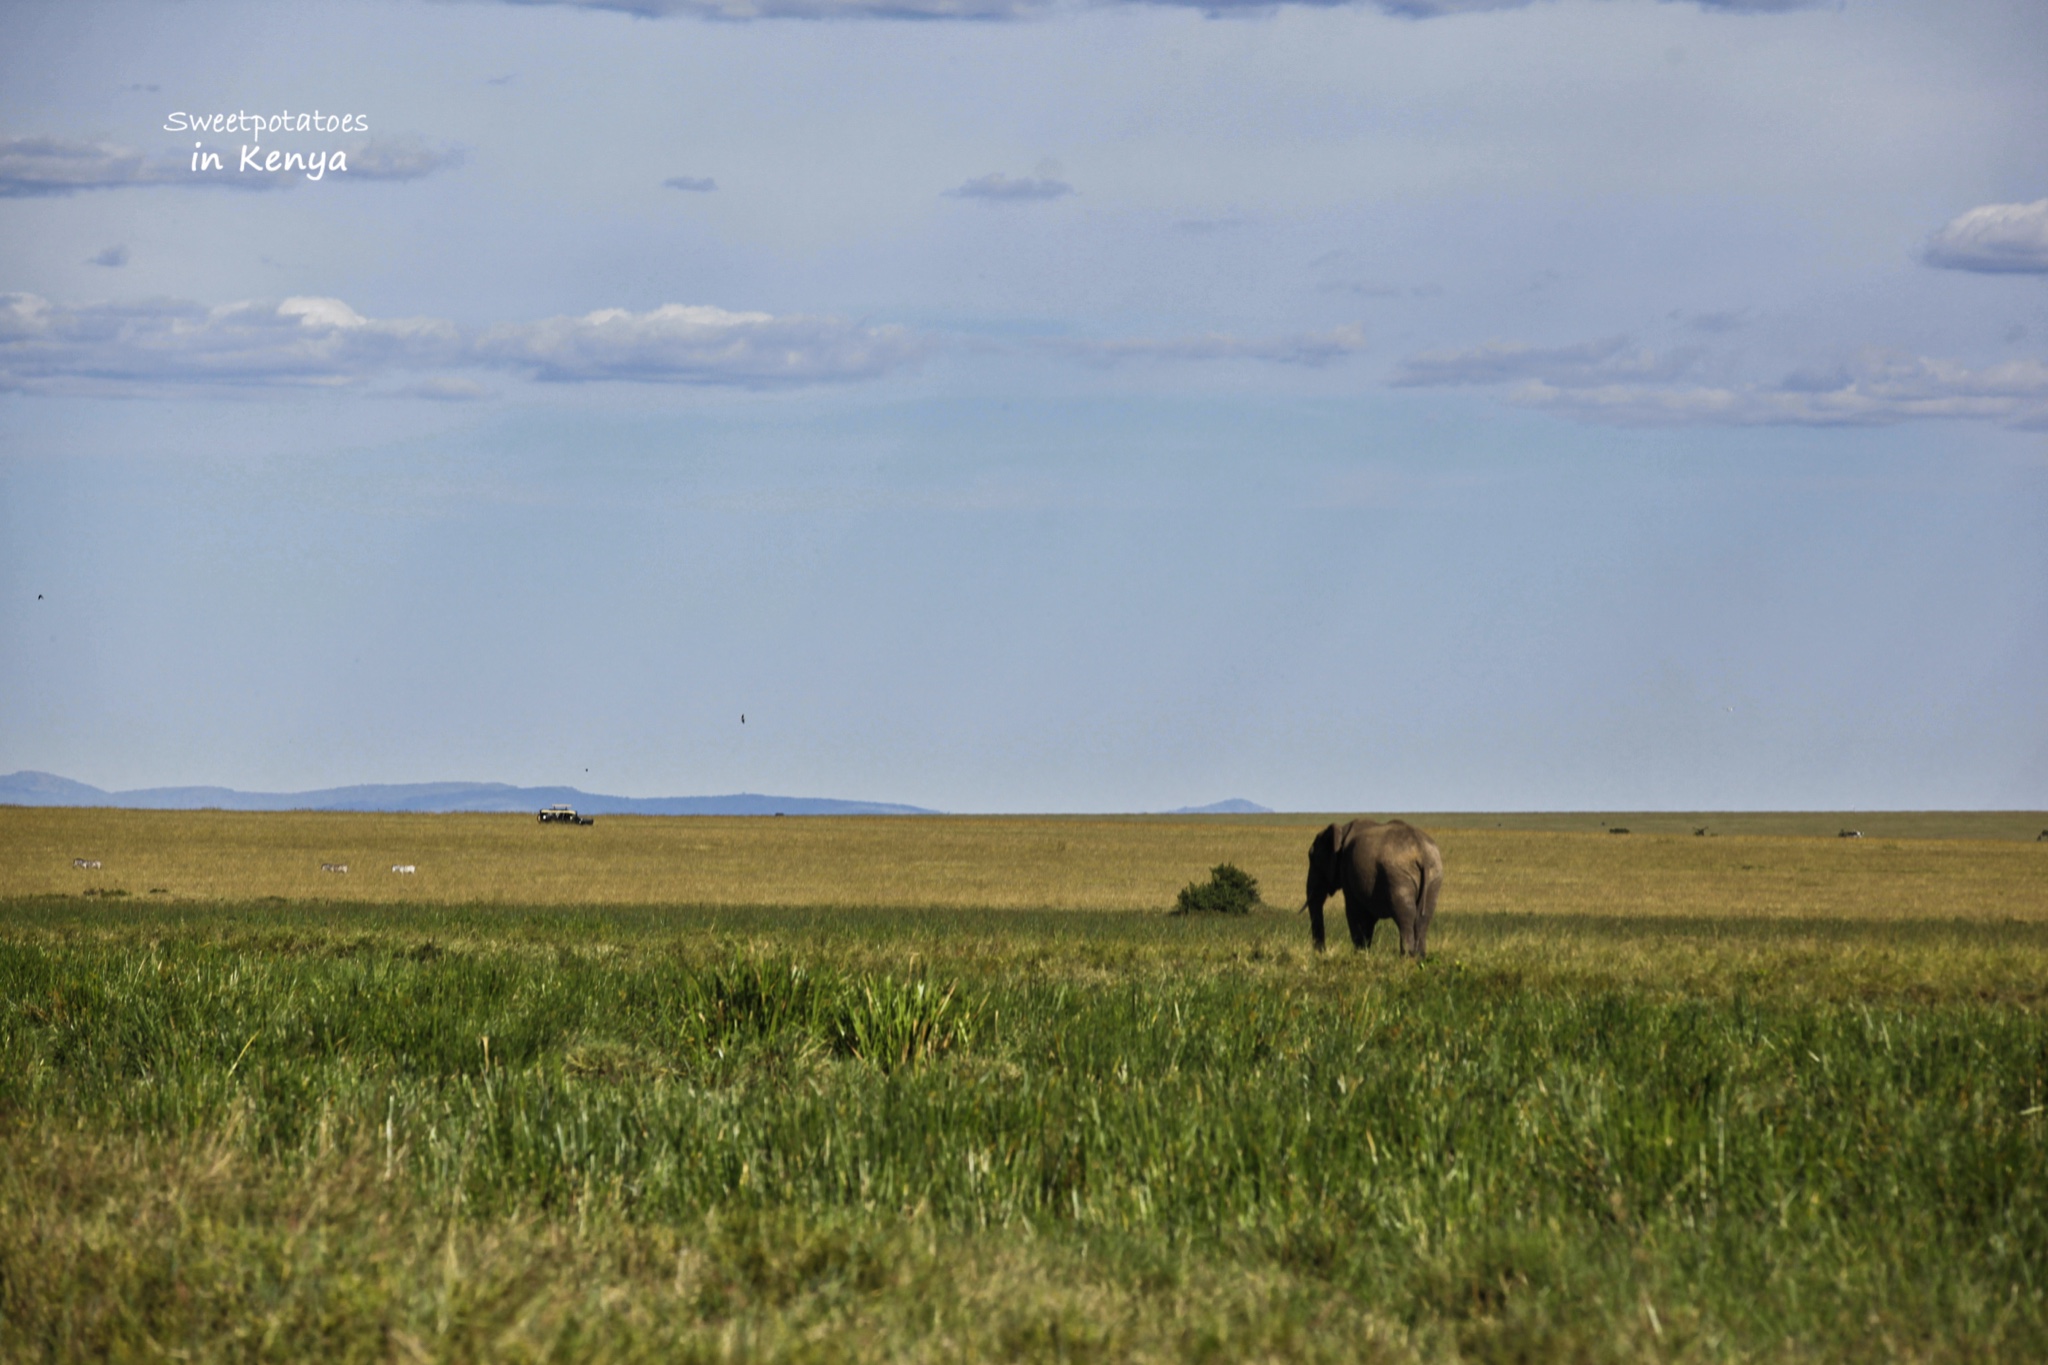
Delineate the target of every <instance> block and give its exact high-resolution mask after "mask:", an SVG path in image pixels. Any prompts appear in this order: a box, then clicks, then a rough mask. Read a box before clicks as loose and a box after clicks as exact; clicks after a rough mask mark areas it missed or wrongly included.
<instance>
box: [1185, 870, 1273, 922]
mask: <svg viewBox="0 0 2048 1365" xmlns="http://www.w3.org/2000/svg"><path fill="white" fill-rule="evenodd" d="M1258 903H1259V882H1258V879H1257V878H1256V877H1254V876H1252V875H1251V874H1250V873H1249V872H1246V871H1245V870H1244V869H1243V868H1241V867H1239V866H1237V864H1235V863H1219V864H1218V865H1217V866H1215V867H1212V868H1210V869H1209V880H1208V882H1207V883H1206V884H1202V885H1197V884H1195V883H1193V882H1190V883H1188V884H1187V885H1186V886H1184V887H1182V888H1181V889H1180V900H1179V902H1178V903H1176V904H1175V906H1174V907H1173V913H1174V914H1176V915H1192V914H1196V913H1198V912H1201V911H1205V910H1213V911H1215V912H1217V913H1218V914H1223V915H1245V914H1250V913H1251V910H1252V907H1254V906H1256V905H1257V904H1258Z"/></svg>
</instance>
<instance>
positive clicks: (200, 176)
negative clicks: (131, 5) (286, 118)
mask: <svg viewBox="0 0 2048 1365" xmlns="http://www.w3.org/2000/svg"><path fill="white" fill-rule="evenodd" d="M207 150H209V151H212V152H214V153H216V154H217V155H218V156H219V157H220V163H221V164H220V166H219V167H218V168H213V167H208V168H207V169H205V170H200V171H195V170H193V169H192V163H191V157H190V156H189V155H185V154H180V155H177V156H158V157H148V156H145V155H144V154H143V153H141V152H138V151H136V150H134V149H133V148H130V147H120V146H116V145H114V144H113V143H109V142H88V141H82V140H79V139H74V138H60V137H40V136H38V137H13V138H0V198H4V199H21V198H30V197H41V196H50V195H66V194H76V193H77V192H78V191H80V190H110V189H134V188H140V187H150V186H155V187H162V186H167V185H168V186H185V187H187V188H191V187H194V186H222V185H225V186H228V187H231V188H234V189H244V190H277V189H286V188H288V187H290V186H292V185H295V184H297V183H298V182H299V181H301V180H305V179H308V178H309V176H308V174H307V171H308V169H310V167H296V166H295V167H292V168H290V169H282V170H277V171H266V170H257V169H249V170H245V169H243V167H242V165H241V164H240V157H239V155H238V153H237V152H236V150H235V149H234V148H233V147H231V146H228V145H226V144H221V145H219V146H214V145H212V144H209V145H208V148H207ZM272 150H284V151H289V152H297V153H299V154H300V155H301V156H302V157H304V158H306V159H307V160H308V161H310V157H311V155H312V154H315V153H317V154H319V155H320V156H321V157H322V159H323V165H326V166H328V167H329V169H325V170H322V171H320V172H319V176H320V179H321V180H322V181H336V180H347V179H350V178H353V179H357V180H417V179H418V178H419V177H421V176H423V175H431V174H432V173H433V172H435V171H438V170H444V169H446V168H448V167H451V166H457V165H460V164H461V162H462V154H461V153H460V152H457V151H453V150H435V149H433V148H430V147H428V146H426V145H425V144H424V143H422V142H419V141H418V140H416V139H409V138H396V139H393V138H385V139H377V140H373V141H369V142H357V143H353V144H342V145H337V146H332V147H325V146H316V145H313V144H311V143H307V144H305V145H303V146H302V145H298V144H294V145H292V146H290V147H272V146H268V145H266V146H265V147H264V149H263V151H264V154H265V155H266V156H267V155H268V153H269V152H270V151H272ZM337 155H338V156H339V158H340V163H341V164H342V165H345V166H346V168H347V169H346V170H343V169H340V168H339V166H338V165H336V164H335V162H336V157H337Z"/></svg>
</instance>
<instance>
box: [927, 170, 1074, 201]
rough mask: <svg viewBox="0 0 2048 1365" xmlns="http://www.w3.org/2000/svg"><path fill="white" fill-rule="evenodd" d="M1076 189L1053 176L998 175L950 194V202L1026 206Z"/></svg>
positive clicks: (969, 182)
mask: <svg viewBox="0 0 2048 1365" xmlns="http://www.w3.org/2000/svg"><path fill="white" fill-rule="evenodd" d="M1073 192H1074V187H1073V186H1072V185H1069V184H1068V183H1067V182H1066V181H1064V180H1059V179H1056V178H1054V177H1053V176H1050V175H1020V176H1018V177H1017V178H1016V179H1014V180H1013V179H1011V178H1010V177H1008V176H1006V175H1003V174H1002V173H1000V172H996V173H994V174H990V175H984V176H981V177H979V178H977V179H974V180H970V181H968V182H967V183H966V184H964V185H960V186H956V187H955V188H953V189H950V190H947V191H946V196H947V197H948V198H949V199H991V200H995V201H997V202H999V203H1025V202H1029V201H1031V200H1036V199H1059V198H1062V197H1064V196H1066V195H1069V194H1072V193H1073Z"/></svg>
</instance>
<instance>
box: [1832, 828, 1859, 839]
mask: <svg viewBox="0 0 2048 1365" xmlns="http://www.w3.org/2000/svg"><path fill="white" fill-rule="evenodd" d="M1835 837H1836V838H1837V839H1861V838H1862V837H1863V831H1862V830H1860V829H1845V830H1843V831H1842V832H1841V833H1839V834H1837V835H1836V836H1835Z"/></svg>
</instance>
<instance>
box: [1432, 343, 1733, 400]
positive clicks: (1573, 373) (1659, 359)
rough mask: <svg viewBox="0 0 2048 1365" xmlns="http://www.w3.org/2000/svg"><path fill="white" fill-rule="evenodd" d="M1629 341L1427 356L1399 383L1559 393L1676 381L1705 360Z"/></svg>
mask: <svg viewBox="0 0 2048 1365" xmlns="http://www.w3.org/2000/svg"><path fill="white" fill-rule="evenodd" d="M1632 348H1633V343H1632V342H1631V341H1630V339H1629V338H1628V337H1625V336H1614V337H1604V338H1602V339H1600V340H1597V341H1584V342H1579V343H1578V344H1576V345H1571V346H1530V345H1527V344H1525V343H1523V342H1519V341H1489V342H1486V343H1485V344H1484V345H1480V346H1473V347H1468V348H1466V349H1463V350H1450V351H1425V352H1424V353H1422V354H1421V355H1416V356H1410V357H1409V358H1408V359H1407V360H1404V361H1403V362H1401V369H1400V371H1399V372H1398V373H1397V374H1395V376H1394V379H1393V382H1394V383H1395V384H1396V385H1397V386H1400V387H1403V388H1433V387H1442V386H1451V385H1468V384H1506V383H1512V382H1514V381H1517V380H1534V381H1537V382H1540V383H1544V384H1548V385H1551V386H1553V387H1556V388H1587V387H1591V386H1595V385H1600V384H1610V383H1613V382H1615V381H1617V380H1624V379H1638V380H1644V379H1670V378H1675V377H1677V376H1678V375H1680V374H1683V373H1684V372H1685V371H1687V370H1689V369H1691V368H1692V366H1693V365H1694V364H1695V363H1696V362H1697V361H1698V360H1699V357H1700V352H1699V350H1698V349H1697V348H1693V347H1680V348H1679V349H1677V350H1674V351H1669V352H1666V353H1664V354H1663V355H1659V354H1657V353H1656V352H1654V351H1648V350H1637V349H1632Z"/></svg>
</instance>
